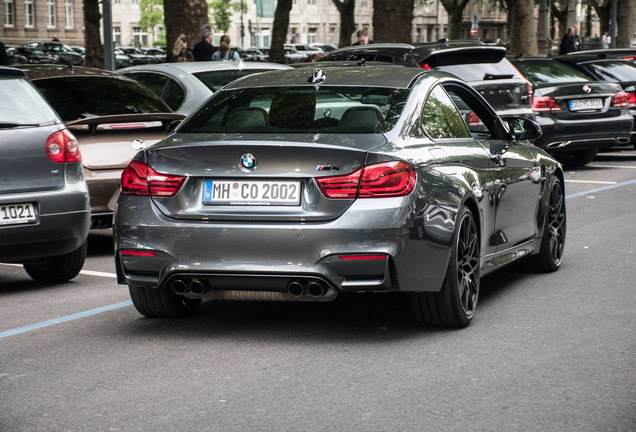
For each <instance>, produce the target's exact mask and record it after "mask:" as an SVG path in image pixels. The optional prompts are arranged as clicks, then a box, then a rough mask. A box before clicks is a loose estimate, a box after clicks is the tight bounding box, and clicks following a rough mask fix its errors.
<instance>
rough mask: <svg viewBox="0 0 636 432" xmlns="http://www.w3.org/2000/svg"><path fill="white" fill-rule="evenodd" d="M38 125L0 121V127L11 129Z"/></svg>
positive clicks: (36, 124)
mask: <svg viewBox="0 0 636 432" xmlns="http://www.w3.org/2000/svg"><path fill="white" fill-rule="evenodd" d="M36 126H40V125H39V124H38V123H5V122H0V129H12V128H17V127H36Z"/></svg>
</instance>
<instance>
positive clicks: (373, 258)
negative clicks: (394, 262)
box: [340, 255, 386, 261]
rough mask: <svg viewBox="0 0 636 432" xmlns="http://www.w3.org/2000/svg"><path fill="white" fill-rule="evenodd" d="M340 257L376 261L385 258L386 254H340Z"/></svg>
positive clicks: (346, 259)
mask: <svg viewBox="0 0 636 432" xmlns="http://www.w3.org/2000/svg"><path fill="white" fill-rule="evenodd" d="M340 259H341V260H345V261H378V260H385V259H386V255H340Z"/></svg>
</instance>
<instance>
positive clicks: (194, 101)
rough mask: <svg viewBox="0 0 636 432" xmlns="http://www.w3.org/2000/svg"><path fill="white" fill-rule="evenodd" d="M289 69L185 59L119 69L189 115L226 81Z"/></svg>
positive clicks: (177, 111)
mask: <svg viewBox="0 0 636 432" xmlns="http://www.w3.org/2000/svg"><path fill="white" fill-rule="evenodd" d="M279 69H289V66H284V65H279V64H276V63H251V62H247V63H244V62H243V61H240V62H238V63H233V62H226V61H224V62H184V63H165V64H158V65H140V66H133V67H129V68H124V69H121V70H118V71H117V72H118V73H120V74H122V75H124V76H127V77H129V78H132V79H134V80H136V81H139V82H140V83H142V84H144V85H145V86H146V87H148V88H149V89H150V90H152V91H154V92H155V93H156V94H157V95H158V96H159V97H161V99H163V100H164V101H165V102H166V103H167V104H168V106H169V107H170V108H172V110H173V111H174V112H176V113H179V114H185V115H187V114H189V113H190V112H191V111H193V110H194V109H195V108H197V107H198V106H199V105H201V104H202V103H203V102H205V101H206V100H207V99H208V98H209V97H210V96H212V94H213V93H214V92H215V91H217V90H219V89H220V88H221V87H223V86H225V85H226V84H229V83H231V82H232V81H234V80H236V79H239V78H242V77H244V76H247V75H252V74H255V73H259V72H266V71H270V70H279Z"/></svg>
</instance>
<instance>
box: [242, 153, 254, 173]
mask: <svg viewBox="0 0 636 432" xmlns="http://www.w3.org/2000/svg"><path fill="white" fill-rule="evenodd" d="M255 166H256V159H255V158H254V156H252V155H251V154H250V153H245V154H244V155H243V156H241V167H242V168H245V169H248V170H251V169H254V167H255Z"/></svg>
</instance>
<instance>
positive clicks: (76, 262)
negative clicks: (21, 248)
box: [23, 241, 86, 283]
mask: <svg viewBox="0 0 636 432" xmlns="http://www.w3.org/2000/svg"><path fill="white" fill-rule="evenodd" d="M85 259H86V241H85V242H84V244H82V246H80V247H79V248H77V249H75V250H74V251H72V252H69V253H67V254H64V255H58V256H54V257H48V258H41V259H37V260H32V261H29V262H25V263H24V264H23V266H24V270H26V272H27V273H28V275H29V276H31V279H33V280H34V281H37V282H49V283H60V282H67V281H69V280H71V279H73V278H74V277H75V276H77V275H78V274H79V272H80V270H82V267H84V260H85Z"/></svg>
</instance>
